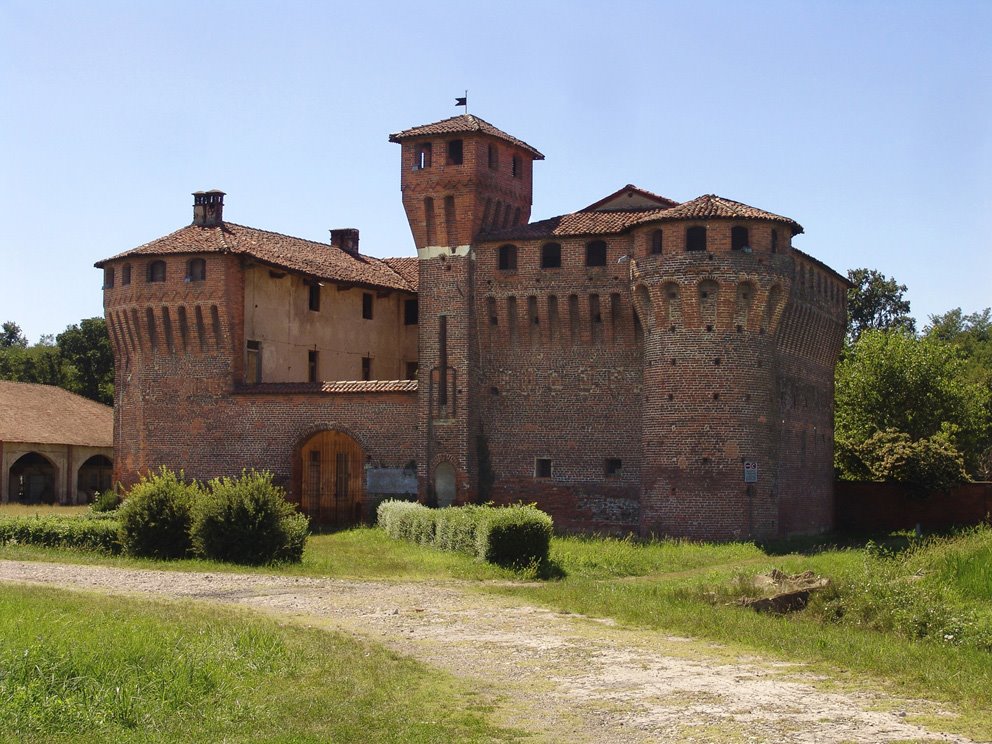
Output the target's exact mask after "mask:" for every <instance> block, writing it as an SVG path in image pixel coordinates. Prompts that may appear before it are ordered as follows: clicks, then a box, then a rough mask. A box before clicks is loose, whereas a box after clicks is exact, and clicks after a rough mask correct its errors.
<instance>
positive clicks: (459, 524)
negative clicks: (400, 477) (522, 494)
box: [377, 501, 552, 567]
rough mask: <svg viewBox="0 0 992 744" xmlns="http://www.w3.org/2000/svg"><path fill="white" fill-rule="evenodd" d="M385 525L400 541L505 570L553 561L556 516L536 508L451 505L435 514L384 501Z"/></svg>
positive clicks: (420, 507)
mask: <svg viewBox="0 0 992 744" xmlns="http://www.w3.org/2000/svg"><path fill="white" fill-rule="evenodd" d="M377 518H378V520H379V526H380V527H382V528H383V529H384V530H385V531H386V534H387V535H389V536H390V537H392V538H395V539H397V540H407V541H409V542H415V543H419V544H420V545H430V546H432V547H435V548H439V549H441V550H453V551H457V552H460V553H468V554H469V555H474V556H475V557H476V558H479V559H480V560H485V561H489V562H490V563H496V564H499V565H501V566H515V567H524V566H528V565H531V564H535V563H542V562H544V561H546V560H547V559H548V550H549V547H550V544H551V532H552V522H551V517H550V516H548V515H547V514H545V513H544V512H542V511H541V510H539V509H537V508H536V507H533V506H525V505H523V504H520V505H517V506H449V507H446V508H444V509H429V508H428V507H426V506H423V505H422V504H413V503H410V502H407V501H384V502H382V503H381V504H380V505H379V509H378V511H377Z"/></svg>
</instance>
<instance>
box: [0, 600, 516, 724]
mask: <svg viewBox="0 0 992 744" xmlns="http://www.w3.org/2000/svg"><path fill="white" fill-rule="evenodd" d="M519 738H520V737H519V735H518V733H516V732H514V731H512V730H509V729H505V728H501V727H499V726H497V725H495V724H494V723H493V722H492V721H491V720H490V717H489V708H488V706H487V705H486V704H484V703H482V702H480V699H479V698H478V697H477V693H476V692H475V691H473V690H470V689H467V688H465V687H464V686H463V685H461V684H460V683H456V682H455V681H453V679H452V678H450V677H448V676H446V675H445V674H443V673H440V672H438V671H436V670H428V669H427V668H425V667H424V666H422V665H420V664H417V663H415V662H412V661H409V660H405V659H402V658H399V657H397V656H396V655H394V654H392V653H390V652H387V651H385V650H383V649H381V648H379V647H376V646H373V645H370V644H365V643H360V642H357V641H355V640H352V639H350V638H347V637H344V636H342V635H339V634H334V633H329V632H325V631H314V630H307V629H303V628H298V627H294V626H279V625H277V624H276V623H275V622H273V621H270V620H266V619H263V618H259V617H251V616H248V615H245V614H239V613H237V612H235V611H230V610H225V609H213V608H205V607H203V606H199V605H191V604H179V603H164V602H151V601H138V600H127V601H122V600H121V599H119V598H114V599H110V598H101V597H95V596H90V595H80V594H74V593H69V592H60V591H57V590H51V589H35V588H22V587H5V588H4V591H3V593H2V594H0V741H11V742H13V741H17V742H41V741H44V742H52V741H67V742H68V741H72V742H104V741H105V742H111V741H112V742H156V741H158V742H171V741H184V742H214V741H239V742H242V741H243V742H271V741H278V742H311V741H312V742H318V741H334V742H367V741H375V742H438V741H469V742H492V741H516V740H518V739H519Z"/></svg>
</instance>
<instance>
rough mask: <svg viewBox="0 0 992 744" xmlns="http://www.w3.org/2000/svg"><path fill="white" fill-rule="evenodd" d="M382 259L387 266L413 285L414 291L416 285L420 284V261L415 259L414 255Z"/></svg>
mask: <svg viewBox="0 0 992 744" xmlns="http://www.w3.org/2000/svg"><path fill="white" fill-rule="evenodd" d="M382 260H383V261H385V262H386V265H387V266H389V268H391V269H392V270H393V271H395V272H396V273H397V274H399V275H400V276H401V277H403V279H405V280H406V282H407V284H409V285H410V286H411V287H413V290H414V291H415V292H416V291H417V287H418V286H419V284H420V262H419V261H418V260H417V258H416V256H410V257H405V256H404V257H402V258H384V259H382Z"/></svg>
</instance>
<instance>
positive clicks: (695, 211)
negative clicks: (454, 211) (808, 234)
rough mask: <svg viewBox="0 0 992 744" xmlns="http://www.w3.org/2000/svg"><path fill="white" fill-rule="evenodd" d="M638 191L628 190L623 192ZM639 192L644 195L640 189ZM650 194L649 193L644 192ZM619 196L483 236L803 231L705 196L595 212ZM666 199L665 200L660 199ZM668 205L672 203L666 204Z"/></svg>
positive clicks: (520, 237)
mask: <svg viewBox="0 0 992 744" xmlns="http://www.w3.org/2000/svg"><path fill="white" fill-rule="evenodd" d="M628 188H635V189H636V187H625V188H624V189H621V192H622V191H624V190H626V189H628ZM638 191H643V190H642V189H638ZM645 193H650V192H645ZM615 195H616V194H611V195H610V196H609V197H606V199H601V200H600V201H598V202H596V203H595V204H591V205H590V206H589V207H586V209H584V210H582V211H581V212H572V213H571V214H563V215H560V216H558V217H552V218H551V219H548V220H541V221H540V222H531V223H530V224H529V225H519V226H517V227H511V228H509V229H506V230H495V231H493V232H490V233H486V234H484V235H483V236H481V237H482V239H483V240H490V241H491V240H528V239H532V238H551V237H568V236H578V235H616V234H619V233H622V232H625V231H626V230H629V229H630V228H632V227H634V226H635V225H642V224H645V223H649V222H663V221H674V220H719V219H751V220H773V221H775V222H781V223H783V224H785V225H788V226H789V227H790V228H791V230H792V234H793V235H797V234H799V233H801V232H802V231H803V228H802V225H800V224H799V223H798V222H796V221H795V220H791V219H789V218H788V217H783V216H781V215H778V214H773V213H772V212H766V211H764V210H763V209H758V208H757V207H750V206H748V205H747V204H742V203H741V202H736V201H733V200H731V199H724V198H723V197H722V196H716V195H714V194H706V195H705V196H700V197H698V198H696V199H693V200H692V201H688V202H685V203H684V204H677V202H672V203H673V204H677V206H671V207H658V208H656V209H611V210H606V211H596V210H595V208H596V207H597V205H599V204H601V203H603V202H604V201H608V200H609V199H611V198H613V197H614V196H615ZM659 198H661V199H665V197H659ZM666 201H670V200H667V199H666Z"/></svg>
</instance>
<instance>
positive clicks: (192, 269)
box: [186, 258, 207, 282]
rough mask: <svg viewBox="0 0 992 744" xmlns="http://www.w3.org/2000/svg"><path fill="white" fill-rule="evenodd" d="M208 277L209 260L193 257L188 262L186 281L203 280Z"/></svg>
mask: <svg viewBox="0 0 992 744" xmlns="http://www.w3.org/2000/svg"><path fill="white" fill-rule="evenodd" d="M206 279H207V262H206V261H205V260H203V259H202V258H192V259H190V261H189V263H188V264H186V281H188V282H202V281H206Z"/></svg>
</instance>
